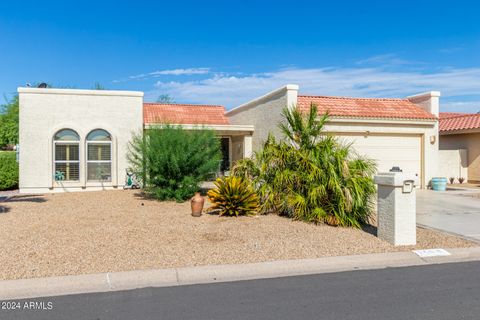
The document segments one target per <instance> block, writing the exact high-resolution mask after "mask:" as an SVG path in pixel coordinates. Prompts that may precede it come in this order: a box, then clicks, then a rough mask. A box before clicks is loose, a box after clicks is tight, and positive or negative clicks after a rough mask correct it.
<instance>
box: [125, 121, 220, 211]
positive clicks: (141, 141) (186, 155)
mask: <svg viewBox="0 0 480 320" xmlns="http://www.w3.org/2000/svg"><path fill="white" fill-rule="evenodd" d="M129 147H130V148H129V153H128V159H129V162H130V166H131V170H132V171H133V172H134V173H135V175H136V176H137V178H139V179H140V180H141V182H142V183H143V185H144V190H145V191H146V193H147V194H149V195H151V196H153V197H154V198H156V199H159V200H176V201H179V202H180V201H185V200H186V199H188V198H190V197H191V196H193V194H194V193H195V192H196V191H198V190H199V189H200V187H199V184H200V182H201V181H203V180H204V179H205V178H207V176H208V175H211V174H212V173H215V172H216V170H218V167H219V163H220V159H221V153H220V142H219V139H218V138H217V137H216V136H215V133H214V132H213V131H212V130H207V129H202V128H197V129H194V130H189V131H187V130H184V129H183V128H182V127H181V126H173V125H168V124H166V125H163V126H161V127H156V128H151V129H148V130H146V131H145V133H144V134H143V135H142V134H141V133H140V134H137V135H134V137H133V139H132V141H131V143H130V146H129Z"/></svg>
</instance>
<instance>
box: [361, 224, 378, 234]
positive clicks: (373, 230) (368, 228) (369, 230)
mask: <svg viewBox="0 0 480 320" xmlns="http://www.w3.org/2000/svg"><path fill="white" fill-rule="evenodd" d="M362 230H363V231H364V232H366V233H370V234H371V235H373V236H375V237H376V236H377V227H375V226H372V225H371V224H367V225H364V226H362Z"/></svg>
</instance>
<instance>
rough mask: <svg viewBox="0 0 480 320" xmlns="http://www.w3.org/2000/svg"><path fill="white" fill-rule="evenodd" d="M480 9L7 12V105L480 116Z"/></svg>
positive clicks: (272, 5)
mask: <svg viewBox="0 0 480 320" xmlns="http://www.w3.org/2000/svg"><path fill="white" fill-rule="evenodd" d="M479 12H480V4H477V3H475V2H474V1H471V2H469V1H455V2H452V1H448V2H442V1H311V2H308V1H301V0H297V1H281V0H277V1H168V2H163V1H152V2H148V1H140V0H137V1H95V2H93V1H81V2H73V1H72V2H70V1H61V2H56V1H38V0H36V1H29V0H23V1H18V2H17V1H15V2H14V1H4V2H2V3H1V4H0V93H2V94H4V95H7V96H8V95H10V94H12V93H14V92H15V90H16V88H17V87H18V86H23V85H24V84H25V83H27V82H28V83H36V82H48V83H51V84H53V85H54V86H62V87H65V86H68V87H75V88H92V87H93V86H94V84H95V82H99V83H101V84H102V85H103V86H105V87H106V88H107V89H125V90H141V91H145V95H146V98H145V100H146V101H154V100H155V99H156V98H157V97H158V95H160V94H169V95H171V96H173V97H174V98H175V100H176V101H177V102H185V103H210V104H223V105H225V106H227V107H229V108H230V107H233V106H236V105H238V104H241V103H243V102H246V101H248V100H249V99H251V98H254V97H257V96H259V95H262V94H264V93H266V92H268V91H269V90H272V89H275V88H276V87H279V86H281V85H284V84H287V83H294V84H298V85H300V91H301V93H303V94H316V95H341V96H362V97H404V96H408V95H411V94H415V93H419V92H422V91H427V90H439V91H441V92H442V100H441V103H442V106H441V108H442V110H443V111H466V112H477V111H480V23H479Z"/></svg>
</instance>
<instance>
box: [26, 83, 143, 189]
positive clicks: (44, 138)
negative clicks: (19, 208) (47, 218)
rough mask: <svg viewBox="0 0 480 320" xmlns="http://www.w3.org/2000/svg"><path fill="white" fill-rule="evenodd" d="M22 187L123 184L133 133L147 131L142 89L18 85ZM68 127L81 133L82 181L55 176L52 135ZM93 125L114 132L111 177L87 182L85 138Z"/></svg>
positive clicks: (110, 185) (86, 187) (42, 187)
mask: <svg viewBox="0 0 480 320" xmlns="http://www.w3.org/2000/svg"><path fill="white" fill-rule="evenodd" d="M18 92H19V97H20V192H28V193H44V192H56V191H81V190H98V189H109V188H115V187H121V186H123V185H124V182H125V169H126V168H127V167H128V163H127V159H126V154H127V148H128V142H129V141H130V139H131V135H132V133H133V132H139V133H140V132H142V127H143V93H142V92H133V91H107V90H72V89H39V88H19V89H18ZM64 128H69V129H73V130H75V131H76V132H77V133H78V134H79V135H80V181H79V182H63V183H62V184H59V183H57V182H55V181H54V179H53V135H54V134H55V133H56V132H57V131H58V130H60V129H64ZM94 129H104V130H107V131H108V132H109V133H110V134H111V135H112V182H109V183H101V182H87V181H86V161H85V157H86V156H85V139H86V136H87V134H88V133H89V132H90V131H91V130H94Z"/></svg>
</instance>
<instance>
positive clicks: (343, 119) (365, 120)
mask: <svg viewBox="0 0 480 320" xmlns="http://www.w3.org/2000/svg"><path fill="white" fill-rule="evenodd" d="M437 121H438V120H437V119H425V120H413V119H390V118H367V117H365V118H353V117H329V119H328V121H327V123H336V122H337V123H342V124H345V123H361V124H369V123H372V124H397V125H408V126H412V125H414V126H426V127H431V126H433V125H434V124H435V123H436V122H437Z"/></svg>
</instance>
